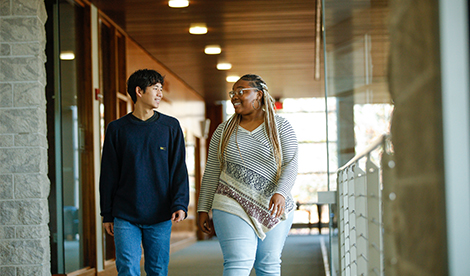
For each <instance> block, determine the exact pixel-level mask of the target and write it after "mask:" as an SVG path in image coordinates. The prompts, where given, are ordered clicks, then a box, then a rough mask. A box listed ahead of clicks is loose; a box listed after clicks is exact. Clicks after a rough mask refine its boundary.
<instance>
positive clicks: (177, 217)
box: [171, 210, 186, 223]
mask: <svg viewBox="0 0 470 276" xmlns="http://www.w3.org/2000/svg"><path fill="white" fill-rule="evenodd" d="M185 217H186V213H185V212H184V211H183V210H178V211H176V212H174V213H173V214H172V215H171V221H173V222H176V223H178V222H180V221H182V220H184V218H185Z"/></svg>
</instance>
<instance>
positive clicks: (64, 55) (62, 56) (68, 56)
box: [60, 51, 75, 60]
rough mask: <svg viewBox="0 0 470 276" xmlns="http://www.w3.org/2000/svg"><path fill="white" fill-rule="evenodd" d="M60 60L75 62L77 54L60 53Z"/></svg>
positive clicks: (69, 52)
mask: <svg viewBox="0 0 470 276" xmlns="http://www.w3.org/2000/svg"><path fill="white" fill-rule="evenodd" d="M60 59H61V60H74V59H75V54H74V53H73V52H71V51H64V52H62V53H60Z"/></svg>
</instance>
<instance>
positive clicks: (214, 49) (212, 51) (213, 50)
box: [204, 45, 222, 55]
mask: <svg viewBox="0 0 470 276" xmlns="http://www.w3.org/2000/svg"><path fill="white" fill-rule="evenodd" d="M221 52H222V49H220V46H219V45H207V46H206V48H205V49H204V53H206V54H208V55H218V54H220V53H221Z"/></svg>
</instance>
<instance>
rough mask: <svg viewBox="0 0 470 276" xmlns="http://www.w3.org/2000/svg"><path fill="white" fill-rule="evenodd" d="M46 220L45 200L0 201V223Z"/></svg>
mask: <svg viewBox="0 0 470 276" xmlns="http://www.w3.org/2000/svg"><path fill="white" fill-rule="evenodd" d="M47 222H49V213H48V206H47V200H28V201H25V200H23V201H0V225H40V224H43V223H47ZM0 251H1V250H0Z"/></svg>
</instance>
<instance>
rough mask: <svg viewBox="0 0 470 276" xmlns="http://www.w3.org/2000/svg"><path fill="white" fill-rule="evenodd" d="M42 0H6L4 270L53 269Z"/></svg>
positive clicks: (0, 68) (0, 109)
mask: <svg viewBox="0 0 470 276" xmlns="http://www.w3.org/2000/svg"><path fill="white" fill-rule="evenodd" d="M46 19H47V14H46V10H45V4H44V1H42V0H0V275H3V276H9V275H14V276H21V275H38V276H41V275H51V272H50V245H49V228H48V222H49V211H48V202H47V197H48V195H49V189H50V182H49V179H48V177H47V139H46V98H45V85H46V70H45V65H44V63H45V62H46V56H45V51H44V50H45V45H46V34H45V28H44V24H45V22H46Z"/></svg>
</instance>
